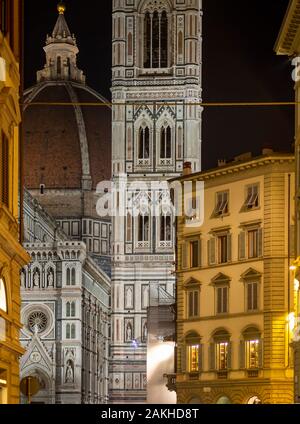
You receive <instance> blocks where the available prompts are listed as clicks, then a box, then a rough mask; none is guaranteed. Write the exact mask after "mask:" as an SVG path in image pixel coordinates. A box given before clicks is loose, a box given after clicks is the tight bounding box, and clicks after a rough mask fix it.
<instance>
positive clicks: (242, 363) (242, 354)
mask: <svg viewBox="0 0 300 424" xmlns="http://www.w3.org/2000/svg"><path fill="white" fill-rule="evenodd" d="M245 366H246V364H245V341H244V340H241V341H240V369H241V370H243V369H244V368H245Z"/></svg>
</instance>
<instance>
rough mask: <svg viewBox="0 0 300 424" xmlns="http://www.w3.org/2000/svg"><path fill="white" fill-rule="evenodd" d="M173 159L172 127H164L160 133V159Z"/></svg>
mask: <svg viewBox="0 0 300 424" xmlns="http://www.w3.org/2000/svg"><path fill="white" fill-rule="evenodd" d="M171 157H172V131H171V128H170V126H168V127H163V128H162V129H161V133H160V158H161V159H170V158H171Z"/></svg>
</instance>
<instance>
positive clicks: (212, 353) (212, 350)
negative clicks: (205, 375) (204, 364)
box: [208, 343, 216, 370]
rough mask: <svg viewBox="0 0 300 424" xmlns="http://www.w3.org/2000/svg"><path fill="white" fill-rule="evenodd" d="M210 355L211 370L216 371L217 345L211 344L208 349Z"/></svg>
mask: <svg viewBox="0 0 300 424" xmlns="http://www.w3.org/2000/svg"><path fill="white" fill-rule="evenodd" d="M208 354H209V368H210V369H211V370H215V369H216V345H215V343H210V345H209V347H208Z"/></svg>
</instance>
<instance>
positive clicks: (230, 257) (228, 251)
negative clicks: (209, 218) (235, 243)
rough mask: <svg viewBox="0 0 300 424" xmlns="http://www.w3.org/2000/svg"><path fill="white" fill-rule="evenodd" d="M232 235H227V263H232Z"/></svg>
mask: <svg viewBox="0 0 300 424" xmlns="http://www.w3.org/2000/svg"><path fill="white" fill-rule="evenodd" d="M231 241H232V235H231V234H228V235H227V262H231V260H232V251H231V249H232V242H231Z"/></svg>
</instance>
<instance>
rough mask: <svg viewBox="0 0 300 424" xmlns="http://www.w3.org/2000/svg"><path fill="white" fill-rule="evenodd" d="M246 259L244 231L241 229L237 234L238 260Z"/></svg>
mask: <svg viewBox="0 0 300 424" xmlns="http://www.w3.org/2000/svg"><path fill="white" fill-rule="evenodd" d="M244 259H246V232H245V231H242V232H241V233H240V234H239V260H240V261H242V260H244Z"/></svg>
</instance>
